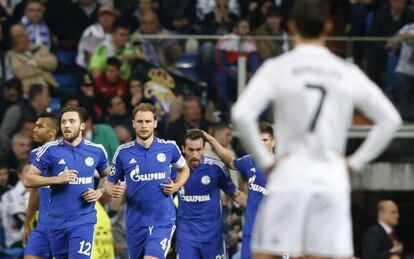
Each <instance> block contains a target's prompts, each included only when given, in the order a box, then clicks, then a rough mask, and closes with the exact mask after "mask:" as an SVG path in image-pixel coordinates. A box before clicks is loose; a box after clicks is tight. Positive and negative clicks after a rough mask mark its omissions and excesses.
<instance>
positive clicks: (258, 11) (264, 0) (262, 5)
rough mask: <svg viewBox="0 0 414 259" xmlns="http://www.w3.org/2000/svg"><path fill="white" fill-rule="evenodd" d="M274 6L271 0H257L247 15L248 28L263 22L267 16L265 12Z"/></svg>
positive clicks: (255, 26) (253, 28) (253, 27)
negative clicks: (254, 6) (255, 5)
mask: <svg viewBox="0 0 414 259" xmlns="http://www.w3.org/2000/svg"><path fill="white" fill-rule="evenodd" d="M272 6H274V4H273V1H272V0H260V1H258V5H257V7H256V8H254V10H253V11H251V13H250V15H249V23H250V28H252V30H255V29H256V28H257V27H259V26H260V25H262V24H263V23H265V19H266V17H267V12H268V11H269V9H270V8H271V7H272Z"/></svg>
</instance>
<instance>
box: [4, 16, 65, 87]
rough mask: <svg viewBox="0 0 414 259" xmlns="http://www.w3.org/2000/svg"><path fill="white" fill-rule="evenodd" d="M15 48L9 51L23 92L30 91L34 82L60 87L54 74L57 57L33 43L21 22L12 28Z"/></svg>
mask: <svg viewBox="0 0 414 259" xmlns="http://www.w3.org/2000/svg"><path fill="white" fill-rule="evenodd" d="M10 36H11V39H12V43H13V49H12V50H9V51H8V52H7V56H8V58H9V59H10V63H11V66H12V70H13V73H14V75H15V76H16V77H17V78H18V79H20V80H21V82H22V84H23V92H24V93H25V94H28V93H29V90H30V86H31V85H33V84H46V85H48V86H52V87H58V83H57V82H56V80H55V79H54V78H53V76H52V73H51V72H52V71H54V70H55V69H56V67H57V59H56V57H55V56H54V55H53V54H51V53H50V52H49V51H48V50H47V48H46V47H45V46H43V45H32V44H31V43H30V41H29V36H28V35H27V32H26V30H25V29H24V27H23V26H22V25H20V24H15V25H13V26H12V27H11V29H10Z"/></svg>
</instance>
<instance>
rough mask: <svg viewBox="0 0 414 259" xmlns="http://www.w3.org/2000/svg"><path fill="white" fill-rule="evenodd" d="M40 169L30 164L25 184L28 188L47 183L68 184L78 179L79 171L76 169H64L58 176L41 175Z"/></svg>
mask: <svg viewBox="0 0 414 259" xmlns="http://www.w3.org/2000/svg"><path fill="white" fill-rule="evenodd" d="M40 173H41V172H40V170H39V169H37V168H36V167H35V166H33V165H30V167H29V172H28V173H27V175H26V176H25V178H24V181H23V182H24V185H25V186H26V187H27V188H36V187H41V186H47V185H55V184H67V183H70V182H75V181H76V179H77V174H78V171H76V170H69V169H68V170H65V171H62V172H61V173H60V174H59V175H58V176H50V177H45V176H41V175H40Z"/></svg>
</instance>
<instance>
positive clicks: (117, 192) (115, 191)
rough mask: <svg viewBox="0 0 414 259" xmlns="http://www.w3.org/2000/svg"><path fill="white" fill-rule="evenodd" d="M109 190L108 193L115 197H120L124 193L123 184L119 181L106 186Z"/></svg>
mask: <svg viewBox="0 0 414 259" xmlns="http://www.w3.org/2000/svg"><path fill="white" fill-rule="evenodd" d="M108 189H109V192H108V194H109V195H110V196H111V197H112V198H115V199H118V198H121V197H122V195H124V192H125V186H124V185H123V184H122V183H121V182H120V181H119V182H118V183H117V184H115V185H112V186H111V187H109V188H108Z"/></svg>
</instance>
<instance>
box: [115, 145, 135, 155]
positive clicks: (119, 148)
mask: <svg viewBox="0 0 414 259" xmlns="http://www.w3.org/2000/svg"><path fill="white" fill-rule="evenodd" d="M133 146H135V141H130V142H127V143H125V144H122V145H119V146H118V148H117V149H116V151H115V154H114V159H116V157H117V156H118V155H119V154H120V153H122V152H124V151H126V150H128V149H129V148H131V147H133Z"/></svg>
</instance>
